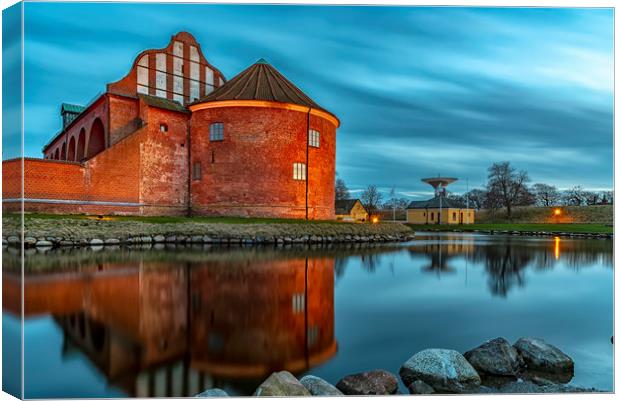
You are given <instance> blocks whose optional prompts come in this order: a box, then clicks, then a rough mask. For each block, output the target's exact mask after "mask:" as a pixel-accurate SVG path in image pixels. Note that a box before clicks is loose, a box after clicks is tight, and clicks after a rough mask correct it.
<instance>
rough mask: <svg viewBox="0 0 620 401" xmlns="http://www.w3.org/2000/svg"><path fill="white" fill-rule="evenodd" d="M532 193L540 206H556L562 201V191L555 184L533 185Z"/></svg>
mask: <svg viewBox="0 0 620 401" xmlns="http://www.w3.org/2000/svg"><path fill="white" fill-rule="evenodd" d="M532 193H533V194H534V196H535V197H536V204H538V205H539V206H555V205H557V204H558V202H559V201H560V192H559V191H558V189H557V188H556V187H554V186H553V185H548V184H543V183H537V184H534V185H532Z"/></svg>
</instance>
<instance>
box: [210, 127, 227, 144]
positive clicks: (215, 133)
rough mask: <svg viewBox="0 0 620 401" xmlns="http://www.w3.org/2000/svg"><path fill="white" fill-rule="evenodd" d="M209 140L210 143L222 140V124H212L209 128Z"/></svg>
mask: <svg viewBox="0 0 620 401" xmlns="http://www.w3.org/2000/svg"><path fill="white" fill-rule="evenodd" d="M209 139H210V140H211V141H212V142H213V141H223V140H224V123H213V124H211V126H209Z"/></svg>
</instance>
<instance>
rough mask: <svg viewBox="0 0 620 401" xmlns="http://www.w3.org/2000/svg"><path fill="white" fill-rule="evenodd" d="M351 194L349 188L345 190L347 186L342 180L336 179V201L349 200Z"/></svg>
mask: <svg viewBox="0 0 620 401" xmlns="http://www.w3.org/2000/svg"><path fill="white" fill-rule="evenodd" d="M350 197H351V194H350V193H349V188H347V184H345V182H344V180H343V179H342V178H337V179H336V200H343V199H349V198H350Z"/></svg>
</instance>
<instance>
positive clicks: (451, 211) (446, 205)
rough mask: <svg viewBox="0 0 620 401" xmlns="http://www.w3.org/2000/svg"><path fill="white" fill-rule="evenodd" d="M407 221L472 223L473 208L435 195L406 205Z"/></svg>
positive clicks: (416, 222) (412, 222) (413, 222)
mask: <svg viewBox="0 0 620 401" xmlns="http://www.w3.org/2000/svg"><path fill="white" fill-rule="evenodd" d="M407 223H411V224H473V223H474V210H473V209H467V208H466V207H465V206H464V205H461V204H460V203H458V202H456V201H454V200H453V199H449V198H446V197H444V196H442V195H438V196H435V197H434V198H433V199H429V200H426V201H413V202H411V203H410V204H409V206H407Z"/></svg>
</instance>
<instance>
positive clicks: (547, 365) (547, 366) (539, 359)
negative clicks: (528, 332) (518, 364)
mask: <svg viewBox="0 0 620 401" xmlns="http://www.w3.org/2000/svg"><path fill="white" fill-rule="evenodd" d="M514 347H515V349H516V350H517V352H518V353H519V355H520V356H521V358H523V362H524V363H525V365H526V367H527V369H528V370H535V371H539V372H546V373H564V372H569V373H571V374H572V372H573V370H574V368H575V364H574V362H573V360H572V359H571V358H570V357H569V356H568V355H566V354H565V353H563V352H562V351H560V350H559V349H558V348H556V347H554V346H553V345H551V344H549V343H547V342H546V341H545V340H542V339H540V338H529V337H524V338H520V339H519V340H517V342H516V343H515V344H514Z"/></svg>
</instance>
